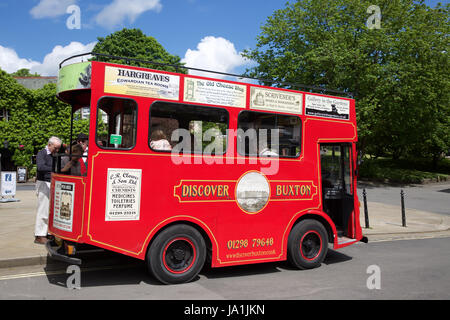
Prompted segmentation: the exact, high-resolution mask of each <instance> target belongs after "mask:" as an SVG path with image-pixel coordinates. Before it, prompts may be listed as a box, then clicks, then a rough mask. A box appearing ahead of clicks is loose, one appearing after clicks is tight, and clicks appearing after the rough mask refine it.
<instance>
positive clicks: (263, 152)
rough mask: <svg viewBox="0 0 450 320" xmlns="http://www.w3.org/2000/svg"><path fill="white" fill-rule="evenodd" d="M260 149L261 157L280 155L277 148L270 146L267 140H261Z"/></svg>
mask: <svg viewBox="0 0 450 320" xmlns="http://www.w3.org/2000/svg"><path fill="white" fill-rule="evenodd" d="M260 150H261V151H260V152H259V155H260V156H261V157H278V152H276V150H274V149H272V148H269V147H268V146H267V141H266V142H263V141H261V144H260Z"/></svg>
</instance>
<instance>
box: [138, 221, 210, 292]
mask: <svg viewBox="0 0 450 320" xmlns="http://www.w3.org/2000/svg"><path fill="white" fill-rule="evenodd" d="M205 258H206V247H205V240H204V239H203V237H202V235H201V234H200V232H198V231H197V230H196V229H195V228H193V227H191V226H188V225H185V224H178V225H173V226H170V227H168V228H167V229H165V230H163V231H162V232H161V233H160V234H158V236H157V237H156V238H155V239H154V241H153V242H152V244H151V245H150V247H149V249H148V252H147V258H146V259H147V266H148V269H149V271H150V272H151V273H152V274H153V276H154V277H155V278H156V279H158V280H159V281H161V282H162V283H164V284H177V283H185V282H189V281H191V280H192V279H194V278H195V277H196V276H197V275H198V273H199V272H200V270H201V269H202V268H203V264H204V263H205Z"/></svg>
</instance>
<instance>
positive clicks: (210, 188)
mask: <svg viewBox="0 0 450 320" xmlns="http://www.w3.org/2000/svg"><path fill="white" fill-rule="evenodd" d="M228 188H229V186H228V185H217V184H211V185H209V184H207V185H202V184H201V185H195V184H194V185H183V187H182V191H181V196H182V197H183V198H185V197H189V198H191V197H229V196H230V195H229V193H228Z"/></svg>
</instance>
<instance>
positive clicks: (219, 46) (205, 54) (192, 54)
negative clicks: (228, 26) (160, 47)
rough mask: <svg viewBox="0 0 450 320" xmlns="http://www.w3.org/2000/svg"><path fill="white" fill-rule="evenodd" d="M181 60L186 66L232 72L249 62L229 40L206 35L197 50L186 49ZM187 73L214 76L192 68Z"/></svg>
mask: <svg viewBox="0 0 450 320" xmlns="http://www.w3.org/2000/svg"><path fill="white" fill-rule="evenodd" d="M182 62H184V63H185V66H186V67H191V68H199V69H206V70H212V71H219V72H225V73H233V70H234V69H236V68H238V67H242V66H244V65H247V64H249V63H250V60H248V59H246V58H244V57H242V56H241V54H240V53H238V52H237V50H236V48H235V47H234V44H233V43H232V42H230V41H229V40H227V39H224V38H222V37H213V36H208V37H205V38H203V39H202V40H201V41H200V43H199V44H198V45H197V50H191V49H188V50H187V51H186V53H185V55H184V58H183V59H182ZM189 73H190V74H196V75H202V76H207V77H211V76H214V75H213V74H211V73H203V72H200V71H192V70H190V71H189ZM214 77H217V75H215V76H214ZM222 78H223V77H222Z"/></svg>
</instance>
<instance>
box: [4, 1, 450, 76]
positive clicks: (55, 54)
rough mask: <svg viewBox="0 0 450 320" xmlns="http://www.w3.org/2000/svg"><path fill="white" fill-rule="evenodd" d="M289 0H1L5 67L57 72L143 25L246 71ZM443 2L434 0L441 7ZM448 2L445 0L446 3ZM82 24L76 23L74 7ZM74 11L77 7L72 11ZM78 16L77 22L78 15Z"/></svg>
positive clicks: (223, 66)
mask: <svg viewBox="0 0 450 320" xmlns="http://www.w3.org/2000/svg"><path fill="white" fill-rule="evenodd" d="M286 2H287V0H270V1H262V0H240V1H239V0H93V1H88V0H20V1H17V0H1V2H0V30H1V31H0V68H2V69H3V70H6V71H7V72H14V71H16V70H17V69H19V68H29V69H31V71H32V72H38V73H40V74H42V75H56V73H57V64H58V63H59V62H60V61H61V60H62V59H64V58H65V57H67V56H70V55H73V54H76V53H80V52H86V51H90V50H91V49H92V48H93V46H94V45H95V42H96V41H97V37H104V36H106V35H108V34H110V33H112V32H114V31H117V30H121V29H122V28H124V27H126V28H140V29H141V30H142V31H143V32H144V33H145V34H147V35H150V36H153V37H155V38H156V39H157V40H158V42H159V43H161V44H162V45H163V47H164V48H165V49H166V50H167V51H168V52H170V53H171V54H176V55H178V56H180V57H181V58H182V59H184V61H185V62H186V64H187V65H188V66H191V67H198V68H206V69H214V70H218V71H224V72H233V73H240V72H242V71H243V70H245V67H246V66H248V65H249V62H248V61H245V60H244V59H243V58H242V57H240V55H239V53H240V52H241V51H243V50H244V49H247V48H254V47H255V44H256V37H257V36H258V35H259V34H260V27H261V25H263V24H264V23H265V21H266V19H267V17H269V16H271V15H272V14H273V12H274V11H275V10H277V9H281V8H284V7H285V3H286ZM437 2H439V1H438V0H427V1H426V3H427V4H429V5H431V6H434V4H435V3H437ZM441 2H445V1H441ZM71 5H76V6H78V8H79V9H80V21H81V24H80V29H69V28H68V27H67V25H66V22H67V20H68V19H69V18H70V17H71V16H72V15H71V13H66V10H67V8H68V7H69V6H71ZM71 12H73V11H71ZM75 22H76V21H75Z"/></svg>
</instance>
